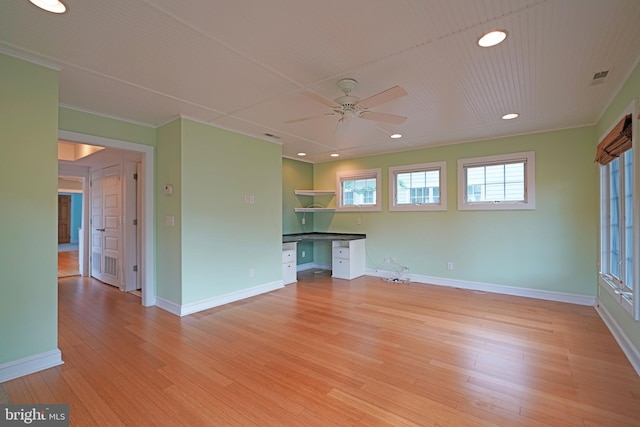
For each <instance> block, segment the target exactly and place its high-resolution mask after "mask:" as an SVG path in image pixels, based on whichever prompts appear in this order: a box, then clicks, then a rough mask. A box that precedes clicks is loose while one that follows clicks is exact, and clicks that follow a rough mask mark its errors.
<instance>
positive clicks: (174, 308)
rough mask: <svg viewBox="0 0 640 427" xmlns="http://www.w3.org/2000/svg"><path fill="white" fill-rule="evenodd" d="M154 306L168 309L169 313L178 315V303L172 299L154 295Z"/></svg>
mask: <svg viewBox="0 0 640 427" xmlns="http://www.w3.org/2000/svg"><path fill="white" fill-rule="evenodd" d="M155 306H156V307H160V308H161V309H163V310H165V311H168V312H169V313H171V314H175V315H176V316H180V304H177V303H175V302H173V301H169V300H168V299H164V298H162V297H159V296H156V303H155Z"/></svg>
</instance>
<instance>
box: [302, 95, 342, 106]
mask: <svg viewBox="0 0 640 427" xmlns="http://www.w3.org/2000/svg"><path fill="white" fill-rule="evenodd" d="M302 94H303V95H305V96H306V97H308V98H311V99H313V100H314V101H317V102H319V103H321V104H324V105H328V106H329V107H331V108H340V104H337V103H335V102H334V101H332V100H330V99H327V98H325V97H323V96H320V95H317V94H315V93H313V92H302Z"/></svg>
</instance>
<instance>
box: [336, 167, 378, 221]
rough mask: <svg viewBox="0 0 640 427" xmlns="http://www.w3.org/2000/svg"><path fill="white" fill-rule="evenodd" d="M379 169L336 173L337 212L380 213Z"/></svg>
mask: <svg viewBox="0 0 640 427" xmlns="http://www.w3.org/2000/svg"><path fill="white" fill-rule="evenodd" d="M380 175H381V171H380V169H366V170H358V171H346V172H338V173H337V174H336V181H337V182H336V184H337V185H336V187H337V188H338V203H337V206H336V210H337V211H343V212H347V211H353V212H361V211H380V210H382V209H381V196H380V187H381V186H382V182H381V179H380Z"/></svg>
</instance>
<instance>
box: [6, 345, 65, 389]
mask: <svg viewBox="0 0 640 427" xmlns="http://www.w3.org/2000/svg"><path fill="white" fill-rule="evenodd" d="M63 363H64V362H63V361H62V353H61V352H60V349H59V348H56V349H55V350H51V351H45V352H44V353H39V354H34V355H32V356H28V357H23V358H22V359H18V360H13V361H11V362H7V363H3V364H1V365H0V383H3V382H5V381H9V380H13V379H15V378H19V377H22V376H24V375H29V374H33V373H36V372H39V371H42V370H45V369H49V368H53V367H54V366H58V365H62V364H63Z"/></svg>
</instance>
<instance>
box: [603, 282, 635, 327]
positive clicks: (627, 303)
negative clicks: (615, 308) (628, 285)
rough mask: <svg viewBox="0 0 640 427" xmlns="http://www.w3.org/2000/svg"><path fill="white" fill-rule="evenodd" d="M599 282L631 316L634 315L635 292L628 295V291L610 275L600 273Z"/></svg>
mask: <svg viewBox="0 0 640 427" xmlns="http://www.w3.org/2000/svg"><path fill="white" fill-rule="evenodd" d="M598 279H599V280H598V284H599V285H600V287H601V288H602V289H604V290H605V291H607V293H609V295H611V297H612V298H613V299H614V300H615V301H617V302H618V304H620V306H621V307H622V308H623V309H624V310H625V311H626V312H627V313H629V315H631V317H634V315H633V294H631V295H629V296H627V295H625V294H626V293H623V292H622V291H621V290H620V288H619V287H618V285H617V284H616V283H615V282H614V281H613V280H611V279H610V278H609V277H607V276H605V275H602V274H599V275H598Z"/></svg>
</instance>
